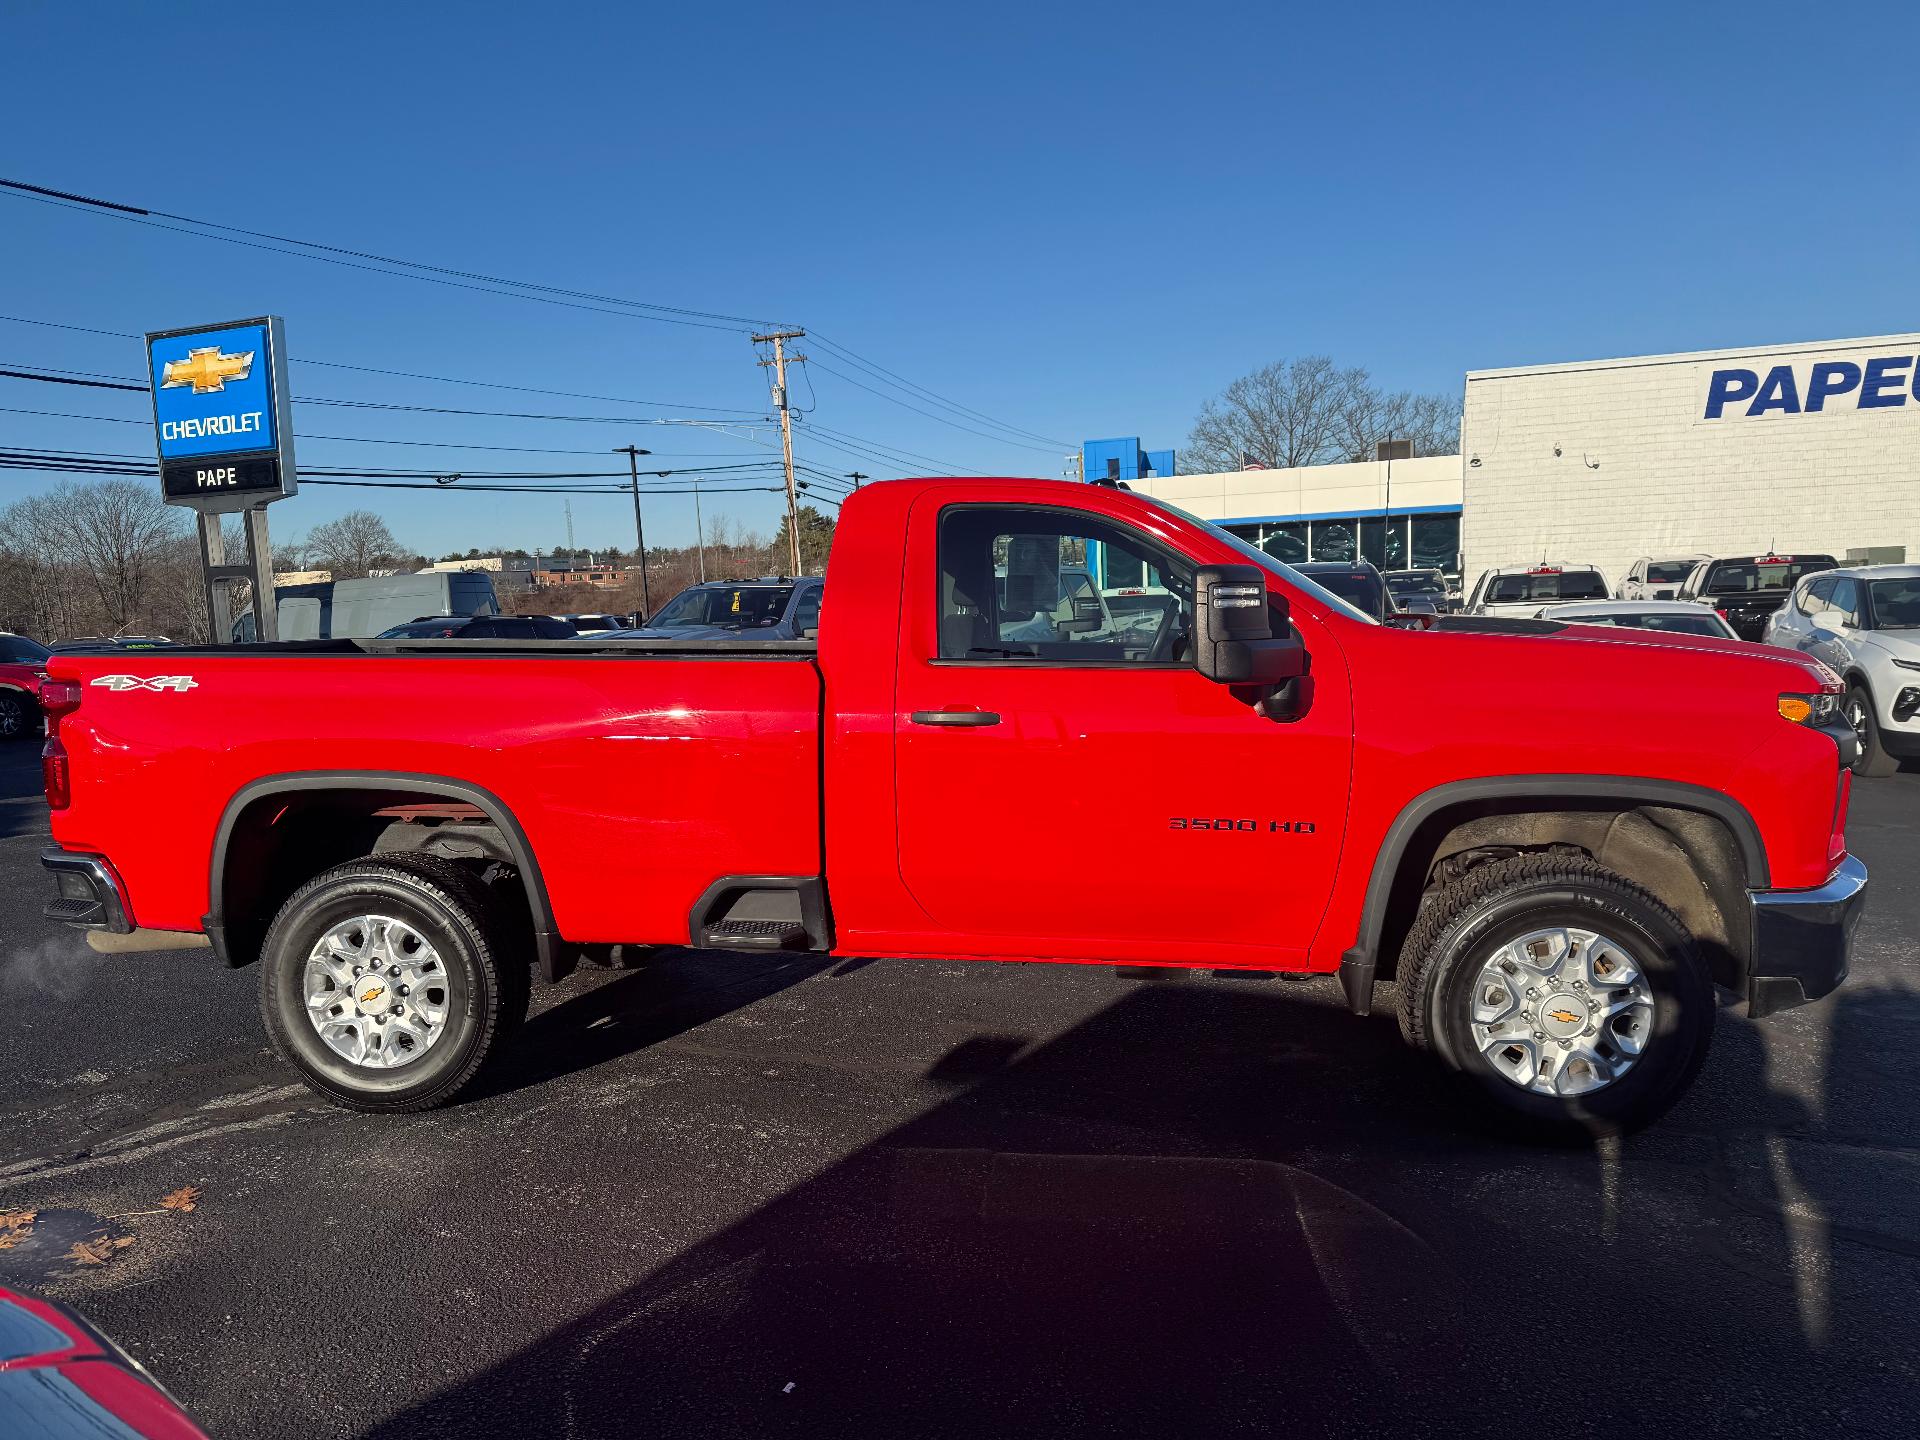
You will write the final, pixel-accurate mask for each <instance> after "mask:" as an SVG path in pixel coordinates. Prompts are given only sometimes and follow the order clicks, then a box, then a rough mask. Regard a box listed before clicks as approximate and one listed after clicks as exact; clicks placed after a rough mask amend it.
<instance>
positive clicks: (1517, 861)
mask: <svg viewBox="0 0 1920 1440" xmlns="http://www.w3.org/2000/svg"><path fill="white" fill-rule="evenodd" d="M1560 925H1565V926H1574V927H1578V928H1583V929H1591V930H1593V931H1595V932H1596V933H1599V934H1601V935H1604V936H1606V937H1607V938H1608V939H1610V940H1611V941H1612V942H1613V943H1614V944H1616V945H1618V946H1620V947H1621V948H1622V949H1624V950H1626V951H1627V953H1628V954H1629V955H1630V956H1631V957H1632V959H1633V960H1634V962H1635V963H1636V964H1638V965H1639V967H1640V969H1641V973H1642V974H1643V975H1644V976H1645V977H1646V981H1647V987H1648V989H1649V990H1650V991H1651V992H1652V995H1653V1001H1654V1013H1653V1023H1652V1028H1651V1032H1650V1035H1649V1036H1648V1037H1647V1038H1646V1040H1645V1041H1644V1044H1643V1048H1642V1050H1641V1052H1640V1055H1639V1057H1638V1059H1637V1060H1636V1061H1635V1062H1634V1063H1633V1065H1632V1067H1631V1068H1630V1069H1628V1070H1627V1071H1626V1073H1625V1074H1623V1075H1621V1076H1620V1078H1618V1079H1617V1080H1614V1081H1612V1082H1611V1083H1610V1084H1606V1085H1603V1086H1602V1087H1601V1088H1599V1089H1597V1090H1593V1091H1590V1092H1589V1093H1587V1094H1585V1095H1581V1096H1574V1097H1560V1096H1555V1095H1548V1094H1543V1093H1540V1092H1537V1091H1534V1090H1530V1089H1523V1088H1522V1087H1521V1086H1520V1085H1518V1084H1516V1083H1515V1082H1514V1081H1512V1080H1510V1079H1508V1078H1507V1076H1506V1075H1505V1074H1503V1073H1502V1072H1501V1071H1499V1070H1498V1069H1496V1068H1495V1066H1494V1064H1493V1062H1492V1061H1491V1060H1490V1059H1489V1058H1488V1057H1487V1056H1486V1055H1483V1054H1482V1053H1481V1051H1480V1049H1479V1047H1478V1046H1477V1045H1476V1044H1475V1043H1474V1041H1473V1019H1472V1007H1473V1000H1474V989H1475V985H1476V982H1477V979H1478V975H1479V970H1480V966H1481V964H1482V963H1483V962H1484V961H1485V960H1486V959H1487V958H1488V957H1489V956H1490V955H1491V954H1492V953H1493V951H1494V950H1495V949H1496V948H1497V947H1499V946H1501V945H1503V944H1506V943H1508V942H1510V941H1512V940H1515V939H1518V938H1519V937H1521V936H1523V935H1525V934H1526V933H1528V932H1529V931H1533V930H1541V929H1547V928H1551V927H1554V926H1560ZM1399 985H1400V1029H1401V1033H1402V1034H1403V1035H1405V1037H1406V1038H1407V1040H1408V1042H1409V1043H1411V1044H1413V1045H1415V1046H1417V1047H1419V1048H1422V1049H1428V1050H1432V1051H1434V1052H1435V1053H1436V1054H1437V1055H1438V1056H1439V1057H1440V1058H1441V1059H1442V1060H1443V1061H1445V1062H1446V1063H1447V1064H1448V1065H1450V1066H1452V1067H1453V1068H1454V1069H1455V1070H1458V1071H1460V1072H1461V1073H1462V1075H1463V1076H1465V1077H1467V1080H1468V1081H1469V1082H1470V1083H1471V1085H1472V1086H1473V1088H1474V1089H1475V1090H1477V1092H1478V1093H1479V1095H1480V1096H1481V1097H1482V1098H1483V1099H1492V1100H1493V1101H1495V1102H1496V1104H1497V1105H1498V1106H1499V1107H1500V1109H1499V1112H1498V1113H1500V1114H1502V1115H1503V1117H1504V1119H1505V1120H1506V1121H1507V1122H1508V1124H1509V1128H1511V1129H1514V1130H1516V1131H1517V1132H1518V1133H1520V1134H1522V1135H1523V1136H1525V1137H1526V1138H1529V1139H1539V1140H1549V1141H1560V1142H1566V1141H1573V1140H1581V1139H1589V1138H1592V1137H1596V1136H1602V1135H1617V1134H1622V1133H1625V1132H1628V1131H1632V1130H1637V1129H1639V1128H1640V1127H1641V1126H1643V1125H1645V1124H1647V1123H1648V1122H1650V1121H1652V1120H1654V1119H1657V1118H1658V1117H1659V1116H1660V1115H1662V1114H1664V1113H1665V1112H1666V1111H1667V1109H1668V1108H1669V1107H1671V1106H1672V1105H1673V1103H1674V1102H1675V1101H1677V1100H1678V1099H1679V1098H1680V1096H1681V1095H1682V1094H1684V1093H1685V1092H1686V1089H1687V1087H1688V1086H1689V1085H1691V1084H1692V1083H1693V1079H1694V1076H1695V1075H1697V1074H1698V1073H1699V1071H1700V1066H1701V1063H1702V1062H1703V1061H1704V1060H1705V1059H1706V1055H1707V1046H1708V1043H1709V1042H1710V1040H1711V1039H1712V1036H1713V1023H1714V1014H1715V1005H1714V995H1713V981H1712V977H1711V975H1710V973H1709V971H1708V969H1707V964H1706V961H1705V959H1704V958H1703V957H1702V955H1701V954H1700V950H1699V947H1698V946H1697V945H1696V944H1695V943H1694V940H1693V937H1692V936H1691V935H1690V934H1689V933H1688V932H1687V929H1686V927H1685V926H1684V925H1682V924H1681V922H1680V919H1679V917H1678V916H1676V915H1675V914H1674V913H1673V912H1672V911H1671V910H1669V909H1667V907H1666V906H1665V905H1663V904H1661V903H1660V902H1659V901H1658V900H1656V899H1655V898H1654V897H1653V896H1652V895H1650V894H1648V893H1647V892H1646V891H1645V890H1643V889H1641V888H1640V887H1639V886H1638V885H1635V884H1633V883H1632V882H1631V881H1628V880H1625V879H1622V878H1621V877H1620V876H1618V875H1616V874H1614V873H1613V872H1612V871H1611V870H1608V869H1606V868H1605V867H1604V866H1602V865H1599V864H1597V863H1596V862H1594V861H1592V860H1588V859H1586V858H1584V857H1580V856H1568V855H1553V854H1539V855H1520V856H1516V857H1514V858H1512V859H1508V860H1499V861H1494V862H1491V863H1489V864H1486V865H1482V866H1480V867H1478V868H1477V869H1474V870H1471V871H1469V872H1468V873H1467V874H1466V875H1465V876H1463V877H1462V878H1461V879H1459V880H1457V881H1455V882H1454V883H1453V884H1451V885H1448V886H1446V887H1445V888H1444V889H1442V890H1440V891H1439V892H1438V893H1437V894H1435V895H1433V896H1431V897H1429V899H1428V901H1427V904H1426V907H1425V908H1424V909H1423V910H1422V912H1421V914H1420V916H1419V918H1418V920H1417V921H1416V922H1415V924H1414V927H1413V930H1412V932H1411V933H1410V934H1409V935H1408V936H1407V940H1406V944H1405V946H1404V947H1403V948H1402V950H1401V953H1400V975H1399ZM1602 1023H1603V1024H1604V1022H1602ZM1550 1043H1551V1042H1550V1041H1548V1042H1545V1044H1550ZM1543 1048H1545V1045H1543ZM1548 1054H1549V1055H1551V1054H1552V1052H1551V1051H1548Z"/></svg>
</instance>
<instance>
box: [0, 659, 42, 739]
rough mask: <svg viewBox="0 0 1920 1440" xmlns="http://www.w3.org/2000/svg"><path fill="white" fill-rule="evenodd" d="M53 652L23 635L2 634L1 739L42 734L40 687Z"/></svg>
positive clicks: (0, 662) (0, 674) (0, 668)
mask: <svg viewBox="0 0 1920 1440" xmlns="http://www.w3.org/2000/svg"><path fill="white" fill-rule="evenodd" d="M52 653H53V652H52V651H50V650H48V649H47V647H46V646H44V645H42V644H41V643H40V642H39V641H37V640H29V639H27V637H26V636H24V635H8V634H0V740H21V739H24V738H26V737H27V736H29V735H38V734H39V733H40V686H41V684H42V682H44V681H45V680H46V678H47V657H48V656H49V655H51V654H52Z"/></svg>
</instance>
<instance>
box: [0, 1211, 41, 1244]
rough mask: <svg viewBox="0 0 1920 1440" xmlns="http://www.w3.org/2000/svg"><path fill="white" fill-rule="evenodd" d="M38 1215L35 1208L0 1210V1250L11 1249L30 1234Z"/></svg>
mask: <svg viewBox="0 0 1920 1440" xmlns="http://www.w3.org/2000/svg"><path fill="white" fill-rule="evenodd" d="M39 1215H40V1212H39V1211H37V1210H6V1211H0V1250H11V1249H12V1248H13V1247H14V1246H16V1245H18V1244H19V1243H20V1242H21V1241H22V1240H24V1239H26V1238H27V1236H29V1235H31V1234H32V1233H33V1222H34V1221H35V1220H36V1219H38V1218H39Z"/></svg>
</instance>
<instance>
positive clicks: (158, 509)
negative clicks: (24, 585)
mask: <svg viewBox="0 0 1920 1440" xmlns="http://www.w3.org/2000/svg"><path fill="white" fill-rule="evenodd" d="M54 502H55V504H56V505H57V506H58V508H59V512H60V516H61V518H62V520H63V521H64V523H65V526H66V533H65V535H64V536H63V537H61V545H62V548H63V549H64V550H65V552H66V554H67V556H69V557H70V558H71V559H72V560H73V561H74V562H75V563H76V564H77V565H78V566H79V568H80V571H81V573H82V574H84V575H85V576H86V578H87V581H88V583H89V584H91V585H92V587H93V590H94V593H95V595H96V596H98V598H99V601H100V609H101V611H102V612H103V614H104V615H105V618H106V625H107V628H108V629H109V631H110V632H111V633H114V634H118V633H120V632H121V631H123V630H127V629H129V628H131V627H132V626H133V625H134V624H135V622H136V621H137V620H138V619H139V618H140V616H141V612H142V609H143V606H144V602H145V600H146V598H147V589H148V586H149V585H151V584H152V582H153V578H154V565H155V562H156V560H157V557H158V554H159V552H160V550H161V549H162V548H164V547H165V546H166V545H167V544H168V542H170V541H172V540H175V539H177V538H178V537H179V535H180V533H181V531H182V530H183V529H184V528H185V521H184V519H183V517H182V515H181V513H180V511H179V510H177V509H175V508H174V507H173V506H171V505H168V504H167V503H166V502H165V501H163V500H162V499H161V498H160V496H159V495H158V494H156V493H155V492H154V489H153V487H152V486H150V485H142V484H139V483H137V482H135V481H132V480H103V481H100V482H99V483H98V484H94V485H75V486H71V487H69V488H68V489H66V490H63V491H60V492H59V493H58V494H57V495H56V496H55V497H54Z"/></svg>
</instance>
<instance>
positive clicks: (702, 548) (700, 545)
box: [693, 475, 707, 585]
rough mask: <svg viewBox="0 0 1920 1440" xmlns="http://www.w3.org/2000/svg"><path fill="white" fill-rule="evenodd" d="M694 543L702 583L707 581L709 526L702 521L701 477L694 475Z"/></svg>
mask: <svg viewBox="0 0 1920 1440" xmlns="http://www.w3.org/2000/svg"><path fill="white" fill-rule="evenodd" d="M693 543H694V548H695V549H696V550H697V551H698V552H699V554H700V583H701V584H702V585H704V584H706V583H707V527H706V526H705V525H703V524H701V523H700V477H699V476H698V475H696V476H694V477H693Z"/></svg>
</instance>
